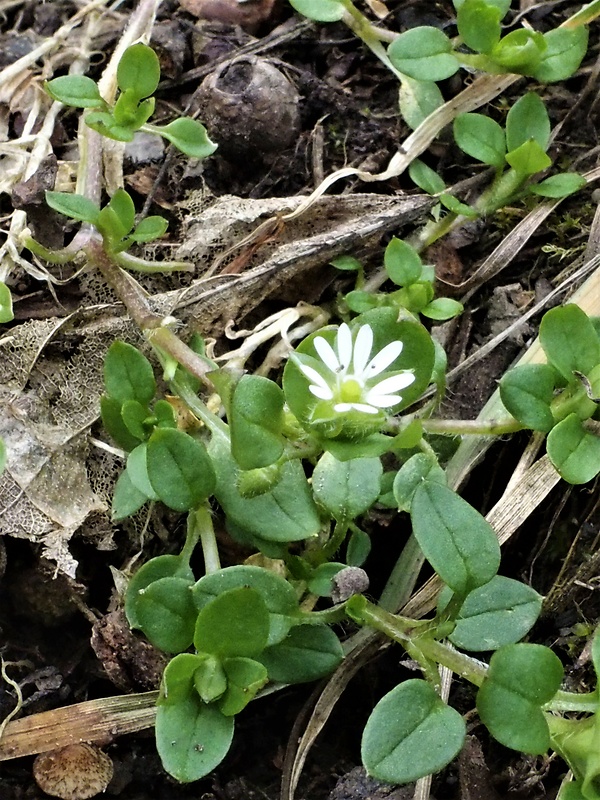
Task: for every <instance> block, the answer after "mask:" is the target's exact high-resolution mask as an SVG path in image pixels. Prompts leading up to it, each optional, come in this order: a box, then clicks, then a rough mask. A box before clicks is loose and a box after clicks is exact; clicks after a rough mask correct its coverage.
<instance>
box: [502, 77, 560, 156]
mask: <svg viewBox="0 0 600 800" xmlns="http://www.w3.org/2000/svg"><path fill="white" fill-rule="evenodd" d="M529 139H535V141H536V142H537V143H538V144H539V146H540V147H541V148H542V150H544V151H546V150H547V148H548V143H549V142H550V118H549V116H548V112H547V111H546V106H545V105H544V102H543V100H542V99H541V98H540V97H539V95H537V94H536V93H535V92H527V94H524V95H523V96H522V97H520V98H519V99H518V100H517V102H516V103H515V104H514V105H513V106H512V108H511V109H510V110H509V112H508V114H507V117H506V146H507V148H508V151H509V152H512V151H513V150H516V149H517V147H520V146H521V145H522V144H524V143H525V142H527V141H529Z"/></svg>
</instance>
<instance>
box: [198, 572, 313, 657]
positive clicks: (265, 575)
mask: <svg viewBox="0 0 600 800" xmlns="http://www.w3.org/2000/svg"><path fill="white" fill-rule="evenodd" d="M248 586H249V587H251V588H252V589H254V590H255V591H256V592H258V593H259V594H260V595H261V597H262V599H263V601H264V604H265V606H266V607H267V610H268V612H269V638H268V644H269V645H273V644H277V643H278V642H280V641H281V640H282V639H284V638H285V636H286V635H287V633H288V631H289V629H290V626H291V624H292V622H291V618H292V617H294V616H296V615H297V613H298V600H297V597H296V592H295V591H294V589H293V587H292V586H291V585H290V584H289V583H288V582H287V581H286V580H284V578H281V577H280V576H279V575H276V574H275V573H273V572H269V571H268V570H266V569H263V568H262V567H254V566H246V565H243V566H236V567H227V568H226V569H221V570H219V572H214V573H212V574H210V575H205V576H204V577H203V578H200V580H199V581H198V582H197V583H196V585H195V586H194V588H193V590H192V595H193V598H194V602H195V604H196V608H197V609H198V610H199V611H202V610H203V609H204V608H205V607H206V606H207V604H209V603H211V602H213V601H214V600H215V598H216V597H219V596H220V595H221V594H222V593H223V592H227V591H229V590H231V589H238V588H243V587H248Z"/></svg>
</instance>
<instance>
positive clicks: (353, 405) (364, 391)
mask: <svg viewBox="0 0 600 800" xmlns="http://www.w3.org/2000/svg"><path fill="white" fill-rule="evenodd" d="M313 344H314V347H315V350H316V351H317V353H318V354H319V356H320V358H321V361H322V362H323V365H324V367H325V370H322V371H321V372H319V371H318V370H316V369H315V368H314V367H311V366H309V365H308V364H304V363H302V362H301V361H300V359H297V358H295V359H294V361H295V363H296V364H297V366H298V369H300V370H301V372H302V373H303V375H304V376H305V377H307V378H308V380H309V381H310V382H311V383H310V386H309V387H308V388H309V391H310V392H311V394H313V395H314V396H315V397H318V398H319V400H329V401H333V403H334V406H333V410H334V411H336V412H338V413H340V414H343V413H345V412H347V411H360V412H362V413H364V414H378V413H379V412H380V410H381V409H382V408H389V407H390V406H395V405H396V404H397V403H399V402H400V401H401V400H402V397H401V395H399V394H397V392H399V391H401V390H402V389H405V388H406V387H407V386H410V384H411V383H413V382H414V380H415V376H414V374H413V372H412V371H411V370H402V371H401V372H395V373H393V374H392V375H391V376H390V377H387V378H383V380H378V381H375V382H373V379H374V378H376V377H377V376H378V375H380V374H381V373H382V372H384V370H386V369H387V368H388V367H389V366H390V364H392V363H393V362H394V361H395V360H396V359H397V358H398V356H399V355H400V353H401V352H402V347H403V345H402V342H399V341H396V342H390V343H389V344H387V345H386V346H385V347H384V348H383V350H380V351H379V353H376V354H375V355H374V356H373V358H370V356H371V349H372V347H373V331H372V329H371V326H370V325H362V326H361V327H360V328H359V329H358V333H357V334H356V339H355V340H354V342H353V341H352V332H351V330H350V328H349V327H348V326H347V325H346V323H343V324H342V325H340V327H339V329H338V332H337V335H336V337H335V342H334V347H332V346H331V345H330V344H329V342H328V341H327V340H326V339H324V338H323V337H322V336H317V337H315V339H314V341H313ZM369 359H370V360H369ZM322 372H323V373H329V374H327V375H326V377H325V375H324V374H322Z"/></svg>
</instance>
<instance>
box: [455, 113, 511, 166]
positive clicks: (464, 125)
mask: <svg viewBox="0 0 600 800" xmlns="http://www.w3.org/2000/svg"><path fill="white" fill-rule="evenodd" d="M454 139H455V141H456V144H457V145H458V146H459V147H460V149H461V150H462V151H463V152H465V153H466V154H467V155H469V156H471V157H472V158H475V159H477V161H481V162H483V163H484V164H489V165H490V166H492V167H495V168H496V169H498V170H500V169H502V168H503V167H504V164H505V162H504V158H505V156H506V142H505V138H504V131H503V130H502V128H501V127H500V125H498V123H497V122H495V121H494V120H493V119H490V117H485V116H483V114H459V115H458V117H456V119H455V120H454Z"/></svg>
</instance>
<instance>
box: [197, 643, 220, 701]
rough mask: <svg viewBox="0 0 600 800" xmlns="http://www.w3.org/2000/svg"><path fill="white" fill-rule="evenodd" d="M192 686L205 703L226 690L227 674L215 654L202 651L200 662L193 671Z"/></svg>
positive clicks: (216, 698) (217, 697) (215, 698)
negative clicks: (211, 654)
mask: <svg viewBox="0 0 600 800" xmlns="http://www.w3.org/2000/svg"><path fill="white" fill-rule="evenodd" d="M194 686H195V687H196V691H197V692H198V694H199V695H200V697H201V698H202V699H203V700H204V702H205V703H212V702H213V701H214V700H218V699H219V697H222V696H223V695H224V694H225V692H226V690H227V675H225V670H224V669H223V665H222V664H221V661H220V659H218V658H217V657H216V656H209V655H207V654H206V653H202V663H201V664H200V665H199V666H198V667H197V669H196V670H195V672H194Z"/></svg>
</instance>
